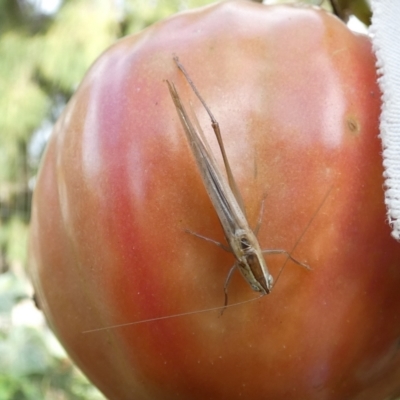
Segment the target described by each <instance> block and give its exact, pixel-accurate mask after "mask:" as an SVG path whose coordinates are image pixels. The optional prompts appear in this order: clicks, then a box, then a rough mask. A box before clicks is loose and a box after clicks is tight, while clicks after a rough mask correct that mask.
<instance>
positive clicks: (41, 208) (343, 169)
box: [29, 0, 400, 400]
mask: <svg viewBox="0 0 400 400" xmlns="http://www.w3.org/2000/svg"><path fill="white" fill-rule="evenodd" d="M174 55H176V56H178V57H179V60H180V61H181V62H182V64H183V65H184V66H185V68H186V70H187V71H188V72H189V73H190V77H191V78H192V79H193V81H194V82H195V84H196V86H197V88H198V89H199V91H200V92H201V94H202V97H203V98H204V99H205V101H206V102H207V105H208V106H209V107H210V109H211V110H212V113H213V115H214V116H215V118H216V119H217V120H218V123H219V125H220V129H221V135H222V138H223V141H224V145H225V148H226V153H227V156H228V158H229V162H230V164H231V167H232V173H233V175H234V177H235V180H236V181H237V184H238V187H239V189H240V192H241V194H242V197H243V201H244V205H245V209H246V215H247V219H248V221H249V225H250V226H251V227H255V226H256V225H257V220H258V216H259V211H260V206H261V203H262V201H263V198H265V202H264V212H263V217H262V221H261V226H260V230H259V232H258V236H257V239H258V241H259V243H260V245H261V246H262V248H263V249H283V250H287V251H288V252H290V253H291V255H292V256H293V257H294V258H295V259H296V260H300V261H301V262H304V263H305V264H307V265H309V266H310V267H311V271H308V270H306V269H305V268H301V267H299V266H298V265H296V264H294V263H293V262H291V261H289V262H288V264H287V266H286V267H285V269H284V271H283V273H282V274H281V275H280V278H279V280H278V281H277V282H275V284H274V287H273V290H272V292H271V293H270V294H269V295H268V296H264V297H262V298H260V299H257V300H254V301H252V302H248V303H245V304H242V305H240V306H237V307H230V308H228V309H226V310H225V312H224V313H223V315H222V316H221V315H220V310H215V311H210V312H203V313H195V314H191V315H186V316H182V317H179V318H169V319H158V320H154V321H152V322H147V323H142V324H136V325H128V326H124V327H116V328H112V329H111V328H110V329H105V330H99V331H97V332H88V333H83V332H86V331H89V330H94V329H99V328H104V327H111V326H115V325H119V324H126V323H130V322H135V321H142V320H150V319H155V318H159V317H164V316H170V315H175V314H181V313H186V312H192V311H196V310H204V309H208V308H215V307H221V306H222V305H223V302H224V289H223V288H224V282H225V280H226V277H227V274H228V272H229V269H230V268H231V266H232V265H233V263H234V258H233V257H232V254H230V253H228V252H225V251H223V249H221V248H220V247H218V246H215V245H214V244H212V243H209V242H207V241H205V240H201V239H199V238H197V237H195V236H193V235H190V234H188V233H187V232H186V231H187V230H189V231H192V232H195V233H198V234H200V235H202V236H204V237H207V238H211V239H213V240H215V241H218V242H220V243H226V241H225V238H224V233H223V230H222V228H221V225H220V223H219V220H218V217H217V214H216V212H215V209H214V207H213V205H212V203H211V202H210V199H209V197H208V195H207V192H206V190H205V187H204V184H203V182H202V179H201V176H200V174H199V171H198V168H197V166H196V162H195V160H194V157H193V155H192V153H191V150H190V146H189V144H188V142H187V139H186V137H185V134H184V131H183V128H182V125H181V123H180V121H179V118H178V116H177V113H176V110H175V107H174V103H173V101H172V99H171V96H170V93H169V90H168V87H167V84H166V80H168V81H170V82H173V84H174V85H175V86H176V88H177V90H178V91H179V95H180V96H181V98H182V99H183V101H184V102H185V104H191V109H192V110H191V113H193V114H195V115H196V116H197V117H198V119H199V124H200V126H201V127H202V129H203V131H204V134H205V136H206V138H207V141H208V142H209V143H210V147H211V151H212V152H213V154H214V155H216V158H217V162H218V164H219V166H220V168H221V169H223V163H222V159H221V157H220V156H219V154H220V152H219V148H218V144H217V142H216V140H215V136H214V133H213V130H212V128H211V126H210V121H209V118H208V115H207V114H206V112H205V111H204V109H203V107H202V105H201V103H200V102H199V101H198V100H197V98H196V96H195V95H194V94H193V91H192V90H191V88H190V87H189V86H188V84H187V83H186V81H185V79H184V77H183V76H182V74H181V73H180V71H179V70H178V68H177V67H176V64H175V63H174V61H173V57H174ZM376 78H377V77H376V70H375V58H374V55H373V53H372V50H371V44H370V41H369V39H368V38H367V37H366V36H363V35H359V34H354V33H352V32H351V31H350V30H349V29H348V28H347V27H346V26H345V25H344V24H343V23H342V22H341V21H339V20H338V19H337V18H336V17H334V16H333V15H330V14H328V13H326V12H324V11H321V10H319V9H318V8H315V7H312V8H310V7H303V6H299V7H296V6H287V5H286V6H284V5H281V6H266V5H261V4H255V3H252V2H247V1H235V0H234V1H227V2H223V3H217V4H214V5H212V6H208V7H204V8H199V9H197V10H195V11H192V12H187V13H180V14H177V15H175V16H173V17H171V18H169V19H166V20H164V21H162V22H159V23H157V24H155V25H153V26H152V27H150V28H147V29H146V30H144V31H143V32H141V33H139V34H136V35H133V36H128V37H126V38H123V39H122V40H119V41H118V42H117V43H115V44H114V45H113V46H112V47H111V48H109V49H108V50H107V51H106V52H105V53H104V54H103V55H102V56H101V57H100V58H99V59H98V60H97V61H96V62H95V64H94V65H93V66H92V67H91V69H90V70H89V71H88V73H87V75H86V77H85V78H84V80H83V81H82V83H81V85H80V86H79V88H78V89H77V91H76V93H75V94H74V96H73V98H72V99H71V101H70V103H69V104H68V106H67V107H66V109H65V110H64V112H63V114H62V116H61V117H60V119H59V121H58V122H57V124H56V127H55V130H54V132H53V134H52V137H51V139H50V141H49V144H48V147H47V150H46V153H45V156H44V159H43V161H42V165H41V169H40V172H39V176H38V181H37V186H36V189H35V194H34V201H33V211H32V222H31V231H30V239H29V268H30V273H31V276H32V280H33V282H34V286H35V291H36V293H37V296H38V299H39V301H40V304H41V306H42V308H43V310H44V312H45V314H46V317H47V320H48V322H49V324H50V326H51V327H52V329H53V330H54V332H55V333H56V335H57V337H58V338H59V340H60V341H61V343H62V344H63V346H64V347H65V348H66V350H67V352H68V353H69V355H70V356H71V358H72V359H73V360H74V361H75V362H76V364H77V365H78V366H79V367H80V368H81V369H82V371H83V372H84V373H85V374H86V375H87V376H88V377H89V379H90V380H91V381H92V382H93V383H94V384H95V385H96V386H98V387H99V389H100V390H101V391H102V392H103V393H104V395H105V396H107V398H109V399H132V398H135V399H138V400H157V399H160V400H170V399H171V400H172V399H190V400H204V399H218V400H219V399H230V400H235V399H243V398H247V399H255V400H257V399H273V400H280V399H285V400H298V399H307V400H319V399H324V400H337V399H355V400H369V399H371V400H376V399H385V398H390V396H395V395H398V394H399V393H400V357H399V353H398V342H399V335H400V319H398V318H396V315H398V314H399V311H400V292H399V290H398V287H399V285H400V247H399V246H398V244H397V243H396V242H395V241H394V240H393V239H391V237H390V229H389V226H388V225H387V223H386V222H385V205H384V202H383V191H382V185H383V180H382V160H381V147H380V146H381V145H380V141H379V138H378V133H379V131H378V122H379V112H380V96H381V94H380V92H379V89H378V86H377V83H376ZM327 193H329V195H328V197H327V198H326V200H324V198H325V195H326V194H327ZM310 221H311V222H310ZM265 260H266V263H267V266H268V269H269V271H270V272H271V274H272V276H274V277H275V278H276V277H277V274H278V272H279V270H280V268H281V266H282V265H283V263H284V262H285V256H284V255H272V254H265ZM254 297H257V295H256V294H254V292H253V291H252V290H251V288H250V287H249V285H248V284H247V283H246V282H245V280H244V279H243V277H242V276H240V274H239V273H238V272H235V273H234V275H233V277H232V280H231V282H230V285H229V303H230V304H233V303H236V302H241V301H245V300H250V299H252V298H254Z"/></svg>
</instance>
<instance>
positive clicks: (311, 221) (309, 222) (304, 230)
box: [275, 185, 333, 284]
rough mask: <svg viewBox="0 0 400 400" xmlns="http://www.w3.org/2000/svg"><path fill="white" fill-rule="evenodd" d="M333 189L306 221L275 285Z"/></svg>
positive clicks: (328, 191)
mask: <svg viewBox="0 0 400 400" xmlns="http://www.w3.org/2000/svg"><path fill="white" fill-rule="evenodd" d="M332 189H333V185H332V186H331V187H330V188H329V189H328V190H327V192H326V194H325V196H324V198H323V199H322V201H321V203H320V204H319V206H318V208H317V210H316V211H315V213H314V214H313V216H312V217H311V218H310V220H309V221H308V223H307V225H306V227H305V228H304V229H303V232H302V234H301V235H300V236H299V237H298V239H297V240H296V243H295V244H294V246H293V249H292V251H291V252H290V253H289V255H288V257H287V258H286V260H285V262H284V263H283V265H282V267H281V269H280V271H279V273H278V276H277V277H276V280H275V284H276V282H278V279H279V277H280V276H281V273H282V272H283V269H284V268H285V266H286V264H287V263H288V261H289V259H291V254H292V253H293V252H294V251H295V250H296V248H297V246H298V244H299V243H300V241H301V239H303V237H304V235H305V234H306V232H307V231H308V228H309V227H310V226H311V224H312V223H313V221H314V219H315V217H316V216H317V215H318V213H319V212H320V210H321V208H322V206H323V205H324V204H325V202H326V199H327V198H328V196H329V195H330V193H331V192H332Z"/></svg>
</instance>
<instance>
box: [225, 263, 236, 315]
mask: <svg viewBox="0 0 400 400" xmlns="http://www.w3.org/2000/svg"><path fill="white" fill-rule="evenodd" d="M236 268H237V263H235V264H233V266H232V268H231V269H230V270H229V272H228V276H227V277H226V280H225V284H224V293H225V302H224V308H223V309H222V310H221V315H222V314H223V312H224V311H225V308H226V306H227V305H228V286H229V283H230V281H231V279H232V276H233V273H234V272H235V270H236Z"/></svg>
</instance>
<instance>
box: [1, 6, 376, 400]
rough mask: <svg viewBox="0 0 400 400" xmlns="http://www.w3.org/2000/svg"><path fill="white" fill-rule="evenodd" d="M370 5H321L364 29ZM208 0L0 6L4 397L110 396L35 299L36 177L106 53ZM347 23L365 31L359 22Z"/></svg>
mask: <svg viewBox="0 0 400 400" xmlns="http://www.w3.org/2000/svg"><path fill="white" fill-rule="evenodd" d="M365 1H366V0H362V1H360V0H352V1H349V0H347V1H343V0H336V1H333V2H331V1H324V2H322V6H323V7H325V8H327V9H328V10H330V11H332V8H333V9H335V8H336V10H335V11H336V12H337V13H340V12H343V15H341V17H342V18H344V19H346V18H347V16H348V15H350V14H354V13H355V14H358V17H359V18H360V19H362V20H364V22H365V23H368V18H369V16H368V12H365V11H363V12H361V11H358V12H357V11H354V10H352V9H351V7H353V6H354V5H356V7H360V4H364V5H363V6H362V7H364V10H365V4H366V3H365ZM212 2H214V1H211V0H0V400H24V399H32V400H38V399H51V400H53V399H56V400H64V399H90V400H99V399H104V397H103V396H102V395H101V394H100V393H99V392H98V391H97V389H96V388H94V387H93V386H92V385H91V384H90V383H89V382H88V381H87V380H86V378H85V377H84V376H83V375H82V374H81V373H80V372H79V371H78V370H77V369H76V368H75V367H74V365H73V364H72V362H71V361H70V360H69V359H68V356H67V355H66V354H65V352H64V350H63V349H62V347H61V345H60V344H59V343H58V341H57V339H56V338H55V337H54V336H53V334H52V333H51V331H50V330H49V329H48V328H47V326H46V322H45V319H44V317H43V315H42V313H41V312H40V311H39V310H38V309H37V308H36V307H35V304H34V301H33V289H32V287H31V285H30V283H29V278H28V276H27V271H26V263H27V254H26V242H27V234H28V229H29V218H30V205H31V198H32V192H33V189H34V187H35V176H36V173H37V170H38V167H39V164H40V158H41V155H42V153H43V151H44V148H45V145H46V142H47V140H48V138H49V136H50V134H51V131H52V127H53V124H54V123H55V121H56V120H57V118H58V116H59V115H60V113H61V111H62V110H63V108H64V106H65V105H66V103H67V102H68V100H69V98H70V97H71V95H72V94H73V92H74V90H75V89H76V88H77V86H78V85H79V82H80V81H81V79H82V77H83V75H84V73H85V71H86V70H87V69H88V67H89V66H90V65H91V64H92V62H93V61H94V60H95V59H96V58H97V57H98V56H99V55H100V54H101V53H102V51H103V50H105V49H106V48H107V47H108V46H110V45H111V44H112V43H113V42H114V41H115V40H117V39H118V38H120V37H122V36H125V35H129V34H132V33H135V32H137V31H139V30H142V29H144V28H145V27H146V26H148V25H150V24H152V23H154V22H156V21H157V20H160V19H162V18H165V17H167V16H169V15H171V14H174V13H176V12H178V11H184V10H186V9H190V8H194V7H198V6H202V5H206V4H209V3H212ZM284 2H285V1H267V3H284ZM286 2H287V1H286ZM304 2H307V3H311V4H320V3H321V1H318V0H317V1H312V0H309V1H304ZM357 4H358V6H357ZM346 7H347V8H346ZM349 7H350V8H349ZM358 10H361V8H358ZM350 23H351V24H352V26H353V27H355V28H356V29H361V30H363V29H364V30H365V25H363V24H362V23H361V22H360V21H359V20H357V19H355V18H354V17H352V18H351V19H350Z"/></svg>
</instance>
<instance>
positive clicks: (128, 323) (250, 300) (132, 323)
mask: <svg viewBox="0 0 400 400" xmlns="http://www.w3.org/2000/svg"><path fill="white" fill-rule="evenodd" d="M263 296H264V295H261V296H258V297H255V298H253V299H249V300H244V301H239V302H238V303H233V304H229V305H227V306H219V307H212V308H206V309H204V310H197V311H188V312H184V313H180V314H173V315H167V316H164V317H156V318H149V319H142V320H140V321H134V322H127V323H125V324H118V325H111V326H105V327H103V328H96V329H88V330H86V331H83V332H82V333H92V332H99V331H105V330H107V329H116V328H123V327H125V326H131V325H139V324H145V323H148V322H154V321H162V320H163V319H170V318H178V317H184V316H187V315H193V314H200V313H206V312H211V311H217V310H221V309H225V308H230V307H236V306H239V305H242V304H246V303H251V302H252V301H256V300H258V299H260V298H261V297H263Z"/></svg>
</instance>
